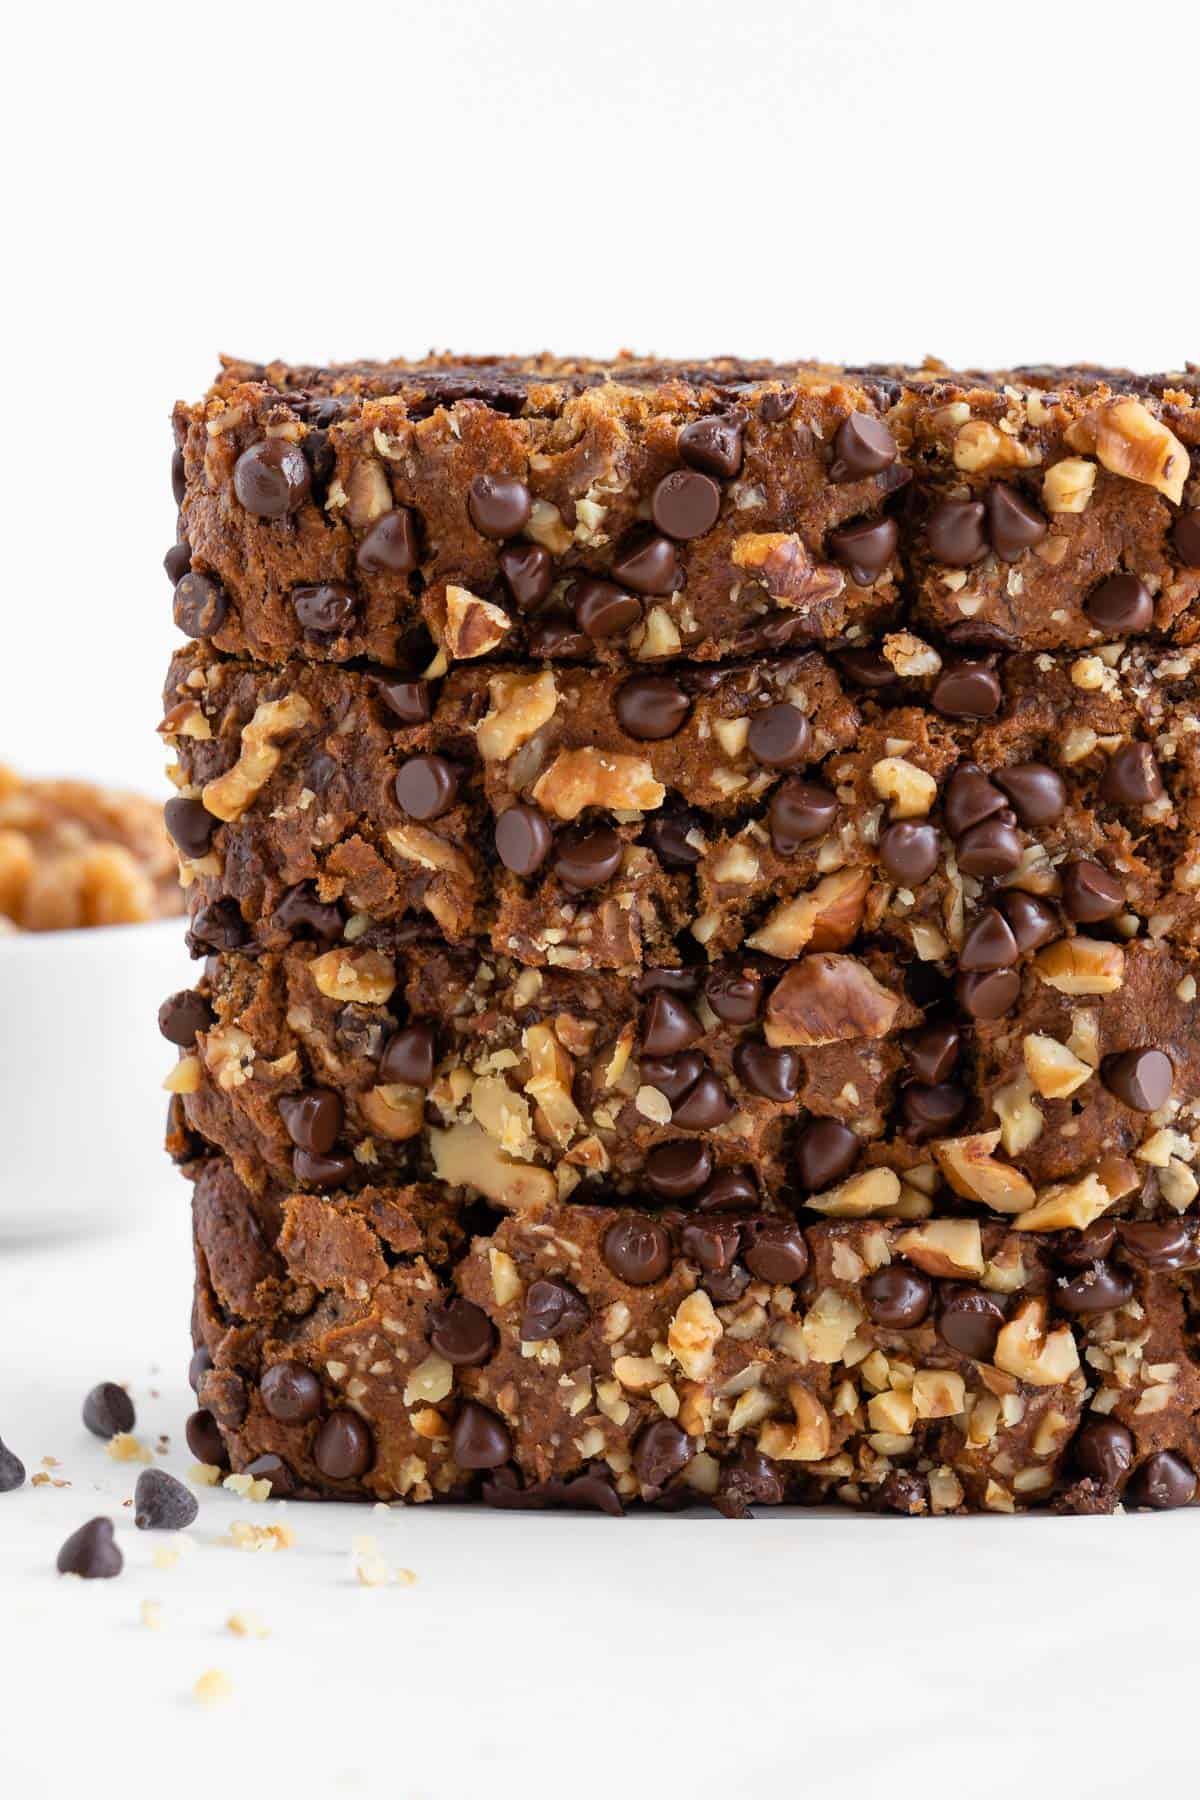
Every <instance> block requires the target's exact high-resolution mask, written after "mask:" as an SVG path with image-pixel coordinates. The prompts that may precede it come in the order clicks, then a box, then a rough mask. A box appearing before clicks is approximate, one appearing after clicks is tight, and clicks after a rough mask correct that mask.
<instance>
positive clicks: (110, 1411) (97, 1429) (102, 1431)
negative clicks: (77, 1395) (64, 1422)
mask: <svg viewBox="0 0 1200 1800" xmlns="http://www.w3.org/2000/svg"><path fill="white" fill-rule="evenodd" d="M134 1417H135V1415H134V1410H133V1401H132V1400H131V1399H130V1398H129V1395H128V1394H127V1393H126V1392H125V1389H124V1388H123V1387H118V1386H117V1384H116V1382H115V1381H102V1382H101V1383H100V1384H99V1386H98V1387H94V1388H93V1389H92V1391H91V1393H90V1394H88V1396H87V1398H86V1399H85V1400H84V1403H83V1422H84V1424H85V1425H86V1426H87V1428H88V1430H89V1431H90V1432H91V1434H92V1436H93V1437H98V1438H114V1437H116V1436H117V1435H118V1434H119V1433H120V1432H122V1431H132V1430H133V1426H134Z"/></svg>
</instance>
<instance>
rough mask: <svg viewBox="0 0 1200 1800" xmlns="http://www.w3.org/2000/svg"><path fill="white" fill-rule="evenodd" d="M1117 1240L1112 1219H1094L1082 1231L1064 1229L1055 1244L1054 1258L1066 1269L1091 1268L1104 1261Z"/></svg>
mask: <svg viewBox="0 0 1200 1800" xmlns="http://www.w3.org/2000/svg"><path fill="white" fill-rule="evenodd" d="M1116 1241H1117V1227H1116V1223H1115V1221H1114V1220H1112V1219H1094V1220H1093V1221H1092V1223H1091V1224H1090V1225H1087V1226H1085V1227H1084V1229H1083V1230H1082V1231H1064V1232H1063V1233H1062V1235H1061V1236H1060V1237H1059V1239H1058V1240H1057V1242H1056V1243H1055V1245H1054V1260H1055V1262H1056V1263H1058V1264H1059V1266H1060V1267H1061V1268H1064V1269H1089V1268H1091V1266H1092V1264H1093V1263H1095V1262H1102V1261H1103V1259H1104V1258H1105V1257H1106V1256H1107V1255H1108V1253H1109V1251H1110V1250H1111V1249H1112V1247H1113V1245H1114V1244H1115V1243H1116Z"/></svg>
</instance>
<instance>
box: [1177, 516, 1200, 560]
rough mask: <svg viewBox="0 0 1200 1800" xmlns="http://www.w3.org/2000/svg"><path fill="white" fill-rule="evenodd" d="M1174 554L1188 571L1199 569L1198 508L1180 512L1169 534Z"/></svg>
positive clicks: (1199, 535) (1199, 519)
mask: <svg viewBox="0 0 1200 1800" xmlns="http://www.w3.org/2000/svg"><path fill="white" fill-rule="evenodd" d="M1171 542H1172V544H1173V545H1174V546H1175V554H1176V555H1177V556H1178V558H1179V560H1180V562H1181V563H1182V564H1183V565H1184V567H1185V568H1188V569H1200V506H1193V507H1192V508H1191V509H1190V511H1188V512H1181V513H1180V515H1179V517H1178V518H1177V519H1176V521H1175V529H1174V531H1173V532H1172V533H1171Z"/></svg>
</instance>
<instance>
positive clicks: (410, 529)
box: [355, 506, 420, 575]
mask: <svg viewBox="0 0 1200 1800" xmlns="http://www.w3.org/2000/svg"><path fill="white" fill-rule="evenodd" d="M419 560H420V559H419V557H418V555H417V533H416V525H415V522H414V520H413V515H412V513H411V512H410V511H409V510H408V508H407V506H397V507H396V508H395V509H394V510H393V511H392V512H387V513H384V515H383V517H382V518H381V519H376V521H375V523H374V524H373V525H372V526H371V528H370V530H369V531H368V532H367V534H366V536H365V537H364V538H363V540H362V542H361V543H360V544H359V546H358V550H357V552H356V553H355V561H356V562H357V564H358V566H359V568H360V569H361V570H362V571H363V573H364V574H365V575H408V574H410V573H411V572H412V570H413V569H415V568H416V566H417V563H418V561H419Z"/></svg>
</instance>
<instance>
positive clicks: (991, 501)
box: [987, 481, 1049, 562]
mask: <svg viewBox="0 0 1200 1800" xmlns="http://www.w3.org/2000/svg"><path fill="white" fill-rule="evenodd" d="M987 514H988V537H989V539H990V540H991V545H992V549H993V550H994V551H995V552H996V555H997V556H999V557H1000V558H1001V559H1002V560H1003V561H1004V562H1016V560H1017V558H1018V557H1019V556H1020V555H1021V554H1022V552H1023V551H1025V550H1029V549H1031V548H1032V547H1033V545H1034V544H1040V543H1041V541H1042V539H1043V538H1044V537H1045V535H1046V533H1047V531H1048V530H1049V526H1048V525H1047V523H1046V521H1045V519H1044V518H1043V517H1042V515H1041V513H1040V512H1038V510H1037V508H1036V507H1034V506H1031V505H1030V504H1029V502H1028V501H1027V500H1026V499H1024V498H1023V497H1022V495H1020V494H1019V493H1018V492H1017V490H1016V488H1014V487H1010V486H1009V484H1008V482H1007V481H994V482H993V483H992V485H991V487H990V488H989V489H988V496H987Z"/></svg>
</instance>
